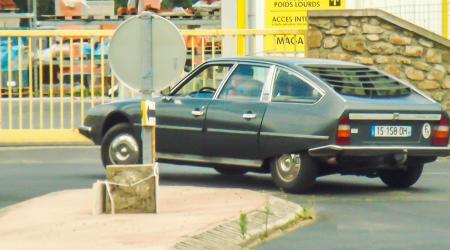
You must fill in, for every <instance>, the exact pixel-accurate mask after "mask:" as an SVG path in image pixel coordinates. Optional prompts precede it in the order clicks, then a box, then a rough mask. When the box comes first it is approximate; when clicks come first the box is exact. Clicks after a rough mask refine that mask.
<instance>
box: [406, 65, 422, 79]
mask: <svg viewBox="0 0 450 250" xmlns="http://www.w3.org/2000/svg"><path fill="white" fill-rule="evenodd" d="M405 74H406V77H408V79H410V80H415V81H421V80H423V79H425V74H424V73H423V71H422V70H417V69H415V68H414V67H406V69H405Z"/></svg>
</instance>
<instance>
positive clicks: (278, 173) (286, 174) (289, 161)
mask: <svg viewBox="0 0 450 250" xmlns="http://www.w3.org/2000/svg"><path fill="white" fill-rule="evenodd" d="M271 173H272V178H273V180H274V182H275V184H277V186H278V187H280V188H282V189H283V190H285V191H287V192H292V193H299V192H305V191H307V190H308V189H310V188H311V187H312V186H313V185H314V183H315V181H316V177H317V173H318V167H317V163H316V162H315V161H314V160H313V159H312V158H311V157H310V156H309V155H308V154H307V153H300V154H284V155H280V156H278V157H275V158H274V159H273V160H272V161H271Z"/></svg>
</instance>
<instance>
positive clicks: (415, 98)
mask: <svg viewBox="0 0 450 250" xmlns="http://www.w3.org/2000/svg"><path fill="white" fill-rule="evenodd" d="M342 97H343V98H344V99H345V100H346V102H345V103H346V106H347V109H346V110H347V111H346V112H345V114H343V117H346V118H349V125H350V137H351V139H350V141H351V142H350V143H351V145H364V146H369V145H370V146H373V145H383V146H386V145H405V146H430V145H431V144H432V137H433V129H434V128H435V127H437V126H438V124H439V121H440V119H441V116H442V113H441V112H442V111H441V108H440V105H439V104H437V103H434V102H432V101H430V100H428V99H426V98H424V97H422V96H420V95H419V94H416V93H411V94H410V95H407V96H399V97H390V98H365V97H354V96H342Z"/></svg>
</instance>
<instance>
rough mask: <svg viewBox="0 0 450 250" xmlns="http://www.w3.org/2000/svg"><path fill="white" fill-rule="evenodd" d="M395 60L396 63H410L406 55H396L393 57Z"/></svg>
mask: <svg viewBox="0 0 450 250" xmlns="http://www.w3.org/2000/svg"><path fill="white" fill-rule="evenodd" d="M395 61H396V62H397V63H400V64H407V65H410V64H411V63H412V61H411V59H409V58H407V57H404V56H397V57H396V58H395Z"/></svg>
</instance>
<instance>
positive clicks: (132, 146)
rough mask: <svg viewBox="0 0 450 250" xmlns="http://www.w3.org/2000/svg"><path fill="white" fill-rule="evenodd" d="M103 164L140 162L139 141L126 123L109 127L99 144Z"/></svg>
mask: <svg viewBox="0 0 450 250" xmlns="http://www.w3.org/2000/svg"><path fill="white" fill-rule="evenodd" d="M101 154H102V161H103V166H105V167H106V166H108V165H124V164H126V165H132V164H139V163H141V162H142V152H141V141H140V139H139V138H137V137H136V135H135V134H134V131H133V128H132V127H131V125H130V124H128V123H119V124H117V125H114V126H113V127H112V128H110V129H109V130H108V131H107V132H106V134H105V136H104V137H103V141H102V145H101Z"/></svg>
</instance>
